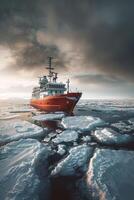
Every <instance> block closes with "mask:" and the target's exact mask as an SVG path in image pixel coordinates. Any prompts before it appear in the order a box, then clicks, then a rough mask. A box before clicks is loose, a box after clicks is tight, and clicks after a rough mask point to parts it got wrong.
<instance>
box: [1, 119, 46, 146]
mask: <svg viewBox="0 0 134 200" xmlns="http://www.w3.org/2000/svg"><path fill="white" fill-rule="evenodd" d="M46 132H47V129H43V128H41V127H39V126H37V125H35V124H32V123H30V122H27V121H21V120H18V121H1V123H0V144H4V143H9V142H12V141H15V140H19V139H21V138H37V139H38V138H41V137H43V136H44V135H45V133H46Z"/></svg>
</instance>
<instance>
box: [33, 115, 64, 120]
mask: <svg viewBox="0 0 134 200" xmlns="http://www.w3.org/2000/svg"><path fill="white" fill-rule="evenodd" d="M64 116H65V114H64V113H52V114H41V115H37V116H34V117H32V119H33V120H37V121H49V120H58V119H62V118H63V117H64Z"/></svg>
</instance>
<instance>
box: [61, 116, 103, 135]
mask: <svg viewBox="0 0 134 200" xmlns="http://www.w3.org/2000/svg"><path fill="white" fill-rule="evenodd" d="M61 123H62V125H63V126H64V128H66V129H74V130H80V131H90V130H92V129H94V128H95V127H97V126H101V125H104V121H103V120H101V119H100V118H96V117H92V116H72V117H65V118H63V119H62V122H61Z"/></svg>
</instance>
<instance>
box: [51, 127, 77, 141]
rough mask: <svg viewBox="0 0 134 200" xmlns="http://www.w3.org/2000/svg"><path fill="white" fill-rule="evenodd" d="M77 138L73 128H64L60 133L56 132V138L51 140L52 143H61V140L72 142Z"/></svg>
mask: <svg viewBox="0 0 134 200" xmlns="http://www.w3.org/2000/svg"><path fill="white" fill-rule="evenodd" d="M77 139H78V133H77V132H76V131H75V130H65V131H63V132H62V133H60V134H58V135H57V137H56V138H54V139H53V140H52V141H53V142H54V143H57V144H59V143H62V142H74V141H77Z"/></svg>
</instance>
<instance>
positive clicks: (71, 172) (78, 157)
mask: <svg viewBox="0 0 134 200" xmlns="http://www.w3.org/2000/svg"><path fill="white" fill-rule="evenodd" d="M92 150H93V149H92V147H88V146H87V145H80V146H77V147H74V148H72V149H70V151H69V155H68V156H67V157H66V158H65V159H64V160H63V161H61V162H59V163H58V164H57V166H56V167H55V169H54V170H53V171H52V173H51V175H52V176H79V175H81V173H84V172H85V171H86V169H87V164H88V161H89V159H90V157H91V156H92Z"/></svg>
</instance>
